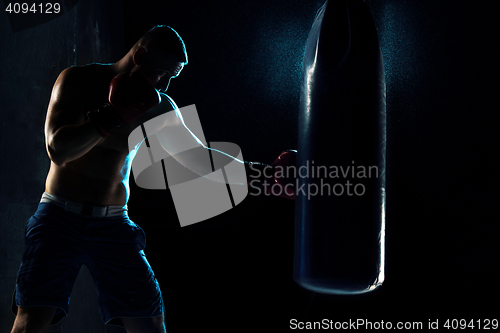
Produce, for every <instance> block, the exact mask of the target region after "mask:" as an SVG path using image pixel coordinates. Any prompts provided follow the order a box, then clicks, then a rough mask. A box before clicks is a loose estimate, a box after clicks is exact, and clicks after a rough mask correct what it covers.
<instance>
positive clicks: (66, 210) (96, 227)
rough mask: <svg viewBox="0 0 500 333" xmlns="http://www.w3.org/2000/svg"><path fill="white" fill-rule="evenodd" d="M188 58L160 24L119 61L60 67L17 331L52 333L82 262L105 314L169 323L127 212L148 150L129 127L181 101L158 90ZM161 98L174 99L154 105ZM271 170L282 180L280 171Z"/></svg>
mask: <svg viewBox="0 0 500 333" xmlns="http://www.w3.org/2000/svg"><path fill="white" fill-rule="evenodd" d="M187 62H188V60H187V53H186V49H185V47H184V43H183V41H182V39H181V37H180V36H179V35H178V34H177V33H176V32H175V31H174V30H173V29H171V28H170V27H166V26H157V27H154V28H153V29H151V30H150V31H149V32H147V33H146V34H145V35H144V36H143V37H142V38H141V39H140V40H139V41H138V42H137V43H136V44H135V45H134V46H133V47H132V48H131V49H130V51H129V52H128V53H127V54H126V55H125V56H124V57H123V58H122V59H120V60H119V61H118V62H116V63H114V64H91V65H87V66H81V67H70V68H67V69H65V70H64V71H63V72H62V73H61V74H60V75H59V77H58V79H57V81H56V83H55V84H54V87H53V90H52V96H51V99H50V103H49V107H48V111H47V118H46V123H45V137H46V148H47V152H48V155H49V157H50V159H51V165H50V170H49V173H48V176H47V180H46V188H45V193H44V194H43V195H42V200H41V201H40V204H39V207H38V210H37V211H36V213H35V214H34V216H33V217H31V219H30V220H29V221H28V225H27V227H26V249H25V254H24V256H23V262H22V265H21V268H20V270H19V276H18V281H17V286H16V296H15V302H16V305H17V306H16V305H14V306H13V309H14V311H15V312H17V316H16V320H15V322H14V327H13V329H12V332H44V331H46V329H47V328H48V326H49V325H50V324H54V323H57V322H58V321H60V320H61V319H62V318H64V316H65V315H66V314H67V312H68V302H69V297H70V293H71V289H72V286H73V283H74V280H75V278H76V276H77V274H78V272H79V269H80V266H81V265H82V264H85V265H86V266H87V267H88V268H89V271H90V272H91V274H92V277H93V279H94V282H95V285H96V288H97V290H98V294H99V308H100V312H101V316H102V317H103V320H104V322H105V323H109V324H117V325H123V326H124V327H125V329H126V330H127V332H129V333H130V332H148V333H153V332H165V327H164V319H163V300H162V297H161V292H160V289H159V286H158V283H157V281H156V279H155V276H154V274H153V272H152V270H151V268H150V266H149V264H148V262H147V261H146V259H145V257H144V252H143V249H144V244H145V236H144V233H143V231H142V229H141V228H140V227H139V226H137V225H136V224H135V223H133V222H132V221H131V220H130V219H129V218H128V214H127V201H128V198H129V176H130V168H131V163H132V159H133V156H134V155H135V153H136V151H137V149H139V146H137V147H135V148H134V149H132V150H130V149H129V147H128V136H129V134H130V132H131V131H132V130H133V129H135V128H136V127H137V126H139V125H140V124H141V123H143V122H145V121H147V120H149V119H152V118H154V117H156V116H158V115H159V113H160V112H162V113H163V112H167V111H170V110H173V109H174V108H175V107H176V106H175V103H174V102H173V101H172V100H171V99H170V98H169V97H168V96H167V95H165V94H161V98H160V94H159V93H158V91H160V92H165V91H166V90H167V88H168V85H169V82H170V79H171V78H174V77H176V76H177V75H179V73H180V71H181V70H182V68H183V67H184V65H186V64H187ZM161 100H163V101H162V103H166V104H167V107H166V108H165V107H162V108H156V109H155V106H157V105H158V104H159V103H160V102H161ZM285 155H286V156H285ZM285 155H283V156H281V157H279V158H278V159H277V161H276V162H275V165H281V164H283V163H290V161H291V159H290V152H288V153H286V154H285ZM285 157H286V158H285ZM285 161H286V162H285ZM293 162H294V159H292V163H293ZM257 165H258V167H259V168H261V170H262V168H265V167H268V166H265V165H262V164H256V165H255V166H254V169H255V170H257ZM261 174H264V172H262V173H261ZM267 175H271V176H270V177H268V178H267V181H270V182H271V183H274V182H277V183H279V181H280V180H274V179H273V176H272V175H273V172H272V170H271V172H267ZM264 180H265V179H264ZM287 192H290V191H287ZM283 193H285V191H283Z"/></svg>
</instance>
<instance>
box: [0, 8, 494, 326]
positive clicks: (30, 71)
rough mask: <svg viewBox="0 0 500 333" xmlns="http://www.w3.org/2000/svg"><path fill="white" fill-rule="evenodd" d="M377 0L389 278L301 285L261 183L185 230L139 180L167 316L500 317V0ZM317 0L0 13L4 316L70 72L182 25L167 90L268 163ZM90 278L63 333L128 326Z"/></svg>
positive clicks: (194, 319)
mask: <svg viewBox="0 0 500 333" xmlns="http://www.w3.org/2000/svg"><path fill="white" fill-rule="evenodd" d="M366 2H367V3H368V4H369V5H370V7H371V9H372V13H373V16H374V20H375V23H376V25H377V28H378V34H379V40H380V44H381V48H382V52H383V55H384V62H385V71H386V84H387V116H388V127H387V131H388V147H387V162H388V165H387V215H386V216H387V238H386V242H387V244H386V245H387V246H386V281H385V283H384V285H383V286H382V287H380V288H379V289H377V290H376V291H374V292H372V293H369V294H365V295H358V296H327V295H320V294H315V295H314V296H313V294H312V293H311V292H309V291H306V290H303V289H301V288H300V287H299V286H297V285H296V284H295V283H294V282H293V280H292V260H293V221H294V203H293V202H290V201H286V200H284V199H281V198H269V197H252V196H249V197H247V199H245V200H244V201H243V202H242V203H241V204H240V205H239V206H237V207H236V208H235V209H232V210H231V211H229V212H227V213H224V214H222V215H220V216H217V217H215V218H212V219H210V220H208V221H203V222H200V223H198V224H195V225H192V226H189V227H184V228H180V227H179V226H178V221H177V216H176V213H175V209H174V206H173V203H172V200H171V198H170V193H169V192H168V191H150V190H144V189H140V188H137V187H136V186H135V184H132V196H131V199H130V203H129V207H130V215H131V218H132V219H133V220H134V221H135V222H136V223H138V224H139V225H141V226H142V227H143V228H144V229H145V231H146V234H147V237H148V243H147V248H146V254H147V256H148V259H149V261H150V263H151V265H152V267H153V269H154V270H155V273H156V275H157V277H158V280H159V282H160V284H161V287H162V291H163V294H164V299H165V303H166V304H165V305H166V310H167V311H166V322H167V327H168V328H169V331H170V332H197V331H201V329H215V330H218V331H219V332H238V331H247V329H254V330H259V331H260V330H265V331H276V332H284V331H287V330H288V329H289V322H290V320H291V319H298V320H303V321H313V320H322V319H323V318H328V319H332V320H335V321H344V320H349V319H353V320H355V319H358V318H364V319H370V320H372V321H381V320H384V321H385V322H387V321H393V322H394V323H395V322H397V321H406V320H409V321H422V322H423V323H424V325H426V324H427V322H428V320H429V319H430V320H435V319H438V318H439V319H441V322H444V319H446V318H457V319H460V318H465V319H482V318H494V317H495V316H496V317H497V318H498V313H499V311H498V310H499V308H500V307H499V306H498V301H499V296H500V292H499V291H498V288H497V284H498V281H499V263H498V254H499V245H498V243H499V242H498V237H499V231H500V230H499V229H500V228H499V225H498V216H497V215H498V214H497V212H498V209H497V207H498V204H497V202H498V200H499V199H500V196H499V190H498V186H499V182H498V172H499V171H498V170H499V160H500V159H499V153H498V151H499V149H498V147H499V143H500V140H499V134H498V125H499V114H498V111H499V110H500V108H499V106H500V105H499V104H500V101H499V99H500V97H499V96H500V95H499V93H498V92H499V88H500V79H499V77H500V76H499V74H500V70H499V69H500V68H499V67H500V66H499V63H498V59H499V56H498V51H499V49H500V38H499V37H498V32H499V31H500V22H499V20H498V17H500V2H498V1H494V0H489V1H488V0H483V1H472V0H471V1H451V0H442V1H435V0H434V1H430V0H380V1H375V0H367V1H366ZM4 4H5V3H4ZM322 4H323V1H312V0H311V1H305V0H303V1H299V0H292V1H278V0H256V1H251V2H241V3H236V2H234V1H225V0H224V1H215V2H208V1H200V0H188V1H183V2H182V3H181V2H173V1H152V0H148V1H141V2H140V4H139V2H138V1H129V0H125V1H123V0H120V1H119V0H113V1H109V2H106V3H99V2H98V1H97V0H94V1H90V0H89V1H80V2H78V1H73V2H72V1H66V2H64V3H63V5H64V10H65V12H64V14H62V15H59V16H58V17H57V18H54V19H52V20H50V21H47V20H46V19H45V18H44V17H41V18H37V20H41V21H37V20H35V19H28V18H27V16H24V17H23V16H20V14H18V16H17V17H14V16H13V15H9V16H7V14H6V13H5V12H2V13H1V14H0V15H2V16H1V19H0V22H1V23H0V34H1V39H0V43H1V44H0V45H1V50H0V56H1V57H0V59H1V61H2V69H1V70H0V94H1V99H0V105H1V106H2V110H1V117H2V118H1V119H2V121H1V131H0V139H1V145H2V147H3V148H4V153H3V154H2V157H1V159H0V166H1V170H2V174H1V178H0V179H1V188H0V200H1V202H2V205H1V206H0V228H1V229H0V234H1V236H0V240H1V246H0V268H1V269H0V281H1V285H0V292H1V294H0V295H1V310H0V323H1V325H0V329H1V330H2V332H4V331H5V332H7V331H9V329H10V327H11V324H12V322H13V320H14V316H13V315H12V314H11V313H10V299H11V294H12V290H13V288H14V285H15V276H16V273H17V269H18V266H19V263H20V260H21V254H22V248H23V230H24V225H25V223H26V220H27V219H28V218H29V216H30V215H31V214H32V213H33V212H34V210H35V209H36V205H37V202H38V200H39V197H40V195H41V193H42V192H43V184H44V180H45V176H46V172H47V170H48V166H49V160H48V158H47V156H46V154H45V151H44V143H43V142H44V138H43V122H44V118H45V110H46V107H47V103H48V100H49V96H50V90H51V87H52V85H53V83H54V81H55V79H56V77H57V75H58V74H59V72H60V71H61V70H62V69H64V68H65V67H67V66H70V65H73V64H76V65H82V64H86V63H89V62H115V61H117V60H118V59H119V58H120V57H121V56H122V55H123V54H124V53H125V52H126V51H127V50H128V49H129V48H130V47H131V46H132V45H133V43H134V42H135V41H136V40H137V39H138V38H139V37H140V36H141V35H142V34H143V33H144V32H146V31H147V30H148V29H149V28H151V27H152V26H153V25H156V24H167V25H170V26H172V27H173V28H174V29H176V31H177V32H178V33H179V34H180V35H181V36H182V37H183V39H184V41H185V43H186V47H187V51H188V55H189V64H188V65H187V66H186V67H185V69H184V70H183V72H182V74H181V75H180V76H179V77H178V78H176V79H174V80H172V82H171V86H170V88H169V95H170V96H171V97H172V98H173V99H174V100H175V101H176V103H177V105H178V106H179V107H182V106H187V105H190V104H196V106H197V109H198V113H199V116H200V120H201V123H202V126H203V129H204V133H205V137H206V139H207V141H227V142H234V143H236V144H238V145H239V146H240V148H241V150H242V152H243V156H244V158H245V159H246V160H254V161H255V160H257V161H263V162H272V161H273V160H274V158H275V157H276V156H277V155H278V154H279V153H280V152H281V151H282V150H284V149H290V148H296V146H297V143H296V141H297V126H298V121H297V117H298V108H299V98H300V81H301V77H302V73H301V66H302V55H303V50H304V45H305V41H306V39H307V35H308V31H309V29H310V27H311V24H312V22H313V19H314V16H315V13H316V11H317V9H318V8H319V7H320V6H321V5H322ZM43 20H46V21H47V22H42V21H43ZM360 121H363V120H362V119H360ZM325 140H328V133H325ZM332 144H335V143H332ZM325 152H328V147H327V146H326V147H325ZM325 218H329V219H332V220H334V219H335V212H332V213H331V216H327V217H325ZM89 286H91V281H90V280H89V278H88V274H87V273H86V271H85V270H82V274H81V276H80V277H79V280H78V281H77V284H76V286H75V289H74V295H73V297H72V302H71V312H70V315H69V316H68V318H66V319H65V320H64V321H63V322H62V323H61V324H59V325H57V326H55V327H53V328H52V329H51V332H120V330H119V329H114V328H104V326H103V325H102V323H101V322H100V318H99V315H98V312H97V310H96V304H95V303H96V297H95V293H94V292H93V291H92V289H90V290H91V291H90V292H89V291H88V290H89V289H88V288H87V287H89Z"/></svg>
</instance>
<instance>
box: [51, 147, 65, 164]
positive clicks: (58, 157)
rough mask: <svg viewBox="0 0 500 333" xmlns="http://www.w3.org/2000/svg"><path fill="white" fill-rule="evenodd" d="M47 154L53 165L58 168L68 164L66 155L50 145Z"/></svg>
mask: <svg viewBox="0 0 500 333" xmlns="http://www.w3.org/2000/svg"><path fill="white" fill-rule="evenodd" d="M47 154H48V155H49V158H50V160H51V161H52V163H54V164H55V165H57V166H63V165H64V164H66V162H67V161H66V159H65V157H64V155H63V154H61V153H60V152H58V151H57V150H55V149H53V148H52V147H51V146H50V145H47Z"/></svg>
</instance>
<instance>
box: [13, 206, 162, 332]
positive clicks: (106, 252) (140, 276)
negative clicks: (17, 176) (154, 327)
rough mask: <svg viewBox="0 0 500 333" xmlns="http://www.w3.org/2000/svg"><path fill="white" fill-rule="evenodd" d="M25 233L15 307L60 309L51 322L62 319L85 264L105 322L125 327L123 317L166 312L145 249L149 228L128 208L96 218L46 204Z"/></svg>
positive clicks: (32, 218)
mask: <svg viewBox="0 0 500 333" xmlns="http://www.w3.org/2000/svg"><path fill="white" fill-rule="evenodd" d="M25 233H26V236H25V241H26V247H25V252H24V256H23V260H22V263H21V267H20V268H19V274H18V278H17V285H16V291H15V296H14V301H15V305H17V306H21V307H23V306H50V307H57V308H58V309H57V312H56V315H55V316H54V319H53V321H52V324H56V323H58V322H59V321H61V319H63V318H64V317H65V316H66V315H67V314H68V312H69V306H68V304H69V299H70V294H71V290H72V288H73V284H74V282H75V279H76V276H77V274H78V272H79V270H80V267H81V265H86V266H87V268H88V269H89V271H90V273H91V275H92V278H93V280H94V283H95V286H96V289H97V292H98V295H99V312H100V313H101V316H102V319H103V321H104V322H105V323H106V324H114V325H122V323H121V320H120V319H119V318H121V317H157V316H161V315H162V314H163V300H162V296H161V291H160V288H159V285H158V282H157V281H156V278H155V276H154V273H153V271H152V270H151V267H150V266H149V263H148V261H147V260H146V257H145V255H144V251H143V250H144V247H145V245H146V238H145V235H144V232H143V230H142V229H141V228H140V227H139V226H138V225H136V224H135V223H134V222H132V221H131V220H130V219H129V217H128V214H127V211H126V210H124V211H123V212H122V213H120V214H119V216H113V217H97V218H96V217H89V216H88V215H84V214H78V213H75V212H71V211H67V210H65V209H64V208H61V207H60V206H58V205H56V204H55V203H51V202H41V203H40V204H39V206H38V209H37V211H36V212H35V215H33V216H32V217H31V218H30V219H29V221H28V223H27V225H26V231H25ZM15 305H13V310H14V312H17V307H16V306H15Z"/></svg>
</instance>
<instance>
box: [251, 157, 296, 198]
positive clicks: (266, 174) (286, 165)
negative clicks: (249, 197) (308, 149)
mask: <svg viewBox="0 0 500 333" xmlns="http://www.w3.org/2000/svg"><path fill="white" fill-rule="evenodd" d="M296 160H297V151H296V150H285V151H284V152H282V153H281V154H280V155H279V156H278V158H276V160H275V161H274V162H273V163H272V164H270V165H269V164H263V163H258V162H250V163H246V168H247V174H248V176H249V185H250V186H251V187H253V188H258V189H259V190H260V191H263V192H264V193H265V194H266V195H268V196H270V195H272V196H278V197H282V198H286V199H291V200H293V199H295V191H296V188H295V183H296V168H295V163H296Z"/></svg>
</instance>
